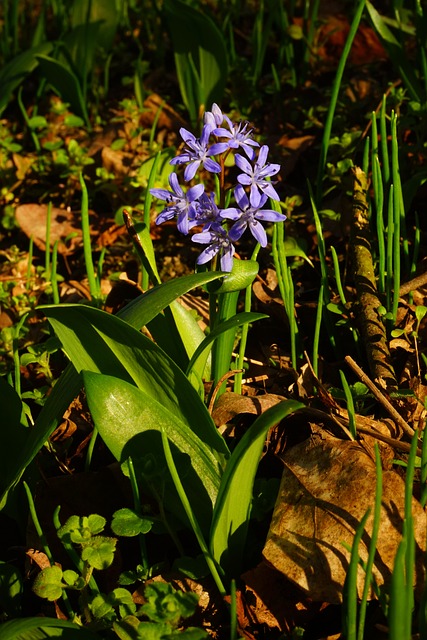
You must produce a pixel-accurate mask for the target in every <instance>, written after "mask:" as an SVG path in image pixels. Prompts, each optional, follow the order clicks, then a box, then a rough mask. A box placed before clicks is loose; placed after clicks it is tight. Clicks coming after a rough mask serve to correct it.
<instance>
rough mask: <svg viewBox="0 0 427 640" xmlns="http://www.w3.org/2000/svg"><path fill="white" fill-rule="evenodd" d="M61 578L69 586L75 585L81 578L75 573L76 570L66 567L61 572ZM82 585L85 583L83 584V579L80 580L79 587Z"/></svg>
mask: <svg viewBox="0 0 427 640" xmlns="http://www.w3.org/2000/svg"><path fill="white" fill-rule="evenodd" d="M62 578H63V580H64V582H65V583H66V584H67V585H68V586H69V587H74V586H77V585H78V583H79V581H81V580H82V578H81V577H80V576H79V574H78V573H76V571H73V570H72V569H66V570H65V571H64V572H63V574H62ZM84 586H85V584H84V581H83V580H82V584H81V586H80V588H83V587H84Z"/></svg>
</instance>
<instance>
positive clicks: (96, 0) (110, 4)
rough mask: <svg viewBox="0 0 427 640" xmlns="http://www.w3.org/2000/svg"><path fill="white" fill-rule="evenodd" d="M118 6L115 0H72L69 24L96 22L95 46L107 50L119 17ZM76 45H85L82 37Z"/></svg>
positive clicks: (110, 45) (111, 42) (112, 40)
mask: <svg viewBox="0 0 427 640" xmlns="http://www.w3.org/2000/svg"><path fill="white" fill-rule="evenodd" d="M118 6H119V4H118V3H117V2H116V0H74V1H73V4H72V6H71V25H72V26H73V27H77V26H81V25H84V26H86V25H89V26H90V25H91V24H93V23H96V24H98V25H99V28H98V33H97V40H96V46H97V47H102V48H103V49H104V50H105V51H109V50H110V49H111V47H112V46H113V43H114V37H115V34H116V30H117V26H118V22H119V18H120V14H119V11H118ZM89 9H90V13H88V11H89ZM88 35H89V34H88ZM78 46H80V47H84V46H87V42H85V39H84V38H83V39H82V40H81V41H79V42H78Z"/></svg>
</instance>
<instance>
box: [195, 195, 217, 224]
mask: <svg viewBox="0 0 427 640" xmlns="http://www.w3.org/2000/svg"><path fill="white" fill-rule="evenodd" d="M196 215H197V217H196V220H195V222H196V224H198V225H199V224H202V225H203V231H207V230H208V229H210V228H211V227H212V225H213V224H216V223H217V224H221V223H222V220H221V214H220V210H219V209H218V207H217V205H216V202H215V194H214V193H212V192H211V193H206V192H205V193H202V195H201V196H200V198H199V206H198V207H197V214H196Z"/></svg>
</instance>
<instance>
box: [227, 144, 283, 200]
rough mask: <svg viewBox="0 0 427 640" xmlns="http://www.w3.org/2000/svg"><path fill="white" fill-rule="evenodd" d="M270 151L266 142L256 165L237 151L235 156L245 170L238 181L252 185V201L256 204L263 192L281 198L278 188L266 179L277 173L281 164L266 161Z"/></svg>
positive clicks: (277, 198)
mask: <svg viewBox="0 0 427 640" xmlns="http://www.w3.org/2000/svg"><path fill="white" fill-rule="evenodd" d="M268 152H269V148H268V146H267V145H266V144H265V145H263V146H262V147H261V149H260V150H259V155H258V158H257V161H256V162H255V165H254V166H252V165H251V164H250V163H249V162H248V161H247V160H246V158H244V157H243V156H241V155H239V154H238V153H236V156H235V161H236V164H237V166H238V167H239V169H241V171H243V173H241V174H240V175H239V176H237V182H239V183H240V184H243V185H245V186H250V187H251V202H252V204H253V205H254V206H256V205H257V204H258V203H259V201H260V199H261V193H264V194H265V195H266V196H268V197H269V198H272V199H273V200H280V197H279V194H278V193H277V191H276V189H275V188H274V187H273V185H272V184H271V182H270V181H269V180H267V179H266V178H270V177H271V176H274V175H276V173H278V172H279V171H280V164H270V163H269V162H266V161H267V156H268Z"/></svg>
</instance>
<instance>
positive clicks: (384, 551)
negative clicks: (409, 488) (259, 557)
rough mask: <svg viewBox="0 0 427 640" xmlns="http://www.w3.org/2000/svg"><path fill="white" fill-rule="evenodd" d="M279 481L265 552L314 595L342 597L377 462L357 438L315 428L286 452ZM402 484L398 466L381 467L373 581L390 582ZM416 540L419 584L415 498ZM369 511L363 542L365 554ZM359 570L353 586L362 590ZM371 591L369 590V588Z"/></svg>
mask: <svg viewBox="0 0 427 640" xmlns="http://www.w3.org/2000/svg"><path fill="white" fill-rule="evenodd" d="M283 461H284V464H285V467H284V471H283V477H282V482H281V487H280V490H279V494H278V498H277V502H276V506H275V509H274V514H273V518H272V522H271V526H270V531H269V534H268V537H267V542H266V545H265V547H264V550H263V555H264V558H265V559H266V560H267V561H268V562H269V563H270V565H272V566H273V567H274V568H275V569H277V570H278V571H280V572H281V573H283V574H284V575H285V576H286V577H287V578H288V579H289V580H292V581H293V582H294V583H295V584H297V585H298V586H299V587H301V589H303V590H304V592H305V593H306V595H307V597H309V598H311V599H312V600H316V601H322V602H330V603H336V604H338V603H340V602H341V601H342V589H343V584H344V579H345V576H346V572H347V569H348V564H349V558H350V554H349V552H348V551H347V550H346V549H345V547H344V546H343V544H342V543H343V542H344V543H346V544H347V545H349V546H351V545H352V542H353V538H354V534H355V530H356V528H357V526H358V524H359V523H360V521H361V519H362V517H363V516H364V514H365V512H366V511H367V509H368V507H372V506H373V503H374V498H375V496H374V487H375V482H376V471H375V464H374V461H373V460H372V458H371V457H370V456H369V455H368V454H367V453H366V451H365V450H364V449H363V448H362V447H361V446H360V445H359V444H358V443H357V442H354V441H353V442H351V441H344V440H339V439H338V438H334V437H332V436H330V435H328V434H327V433H326V432H324V431H322V430H320V429H318V428H317V429H316V428H313V434H312V436H311V438H309V439H308V440H306V441H304V442H303V443H301V444H299V445H296V446H295V447H293V448H292V449H290V450H289V451H288V452H287V453H285V455H284V456H283ZM404 495H405V485H404V481H403V480H402V478H401V477H400V476H399V475H398V474H397V473H396V472H395V471H383V496H382V508H381V519H380V532H379V537H378V542H377V552H376V558H375V563H374V569H373V573H374V576H375V579H376V581H377V584H378V585H382V584H384V583H388V582H389V580H390V577H391V573H392V570H393V566H394V558H395V555H396V551H397V547H398V545H399V543H400V540H401V531H402V524H403V517H404ZM412 513H413V518H414V531H415V540H416V551H417V558H416V570H415V576H416V586H417V589H420V588H421V586H422V585H423V580H424V567H423V553H424V550H425V530H426V516H425V513H424V511H423V509H422V508H421V505H420V504H419V503H418V502H417V501H416V500H415V499H413V500H412ZM372 523H373V516H372V512H371V515H370V516H369V518H368V521H367V525H366V528H365V534H364V536H363V537H362V542H361V545H360V549H359V552H360V556H361V558H362V559H363V560H366V559H367V545H368V546H369V541H370V537H371V533H372ZM363 584H364V572H363V570H362V569H361V568H360V567H359V572H358V581H357V588H358V594H359V597H360V596H361V594H362V590H363ZM371 595H372V594H371Z"/></svg>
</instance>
